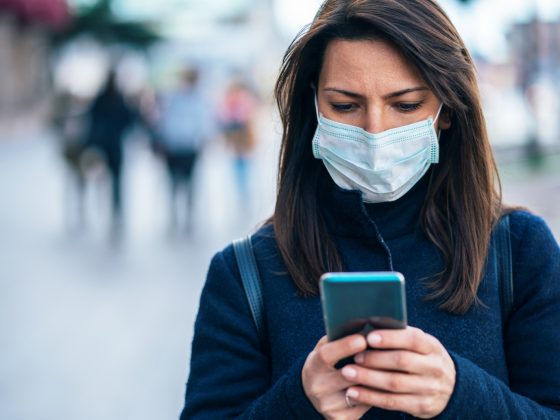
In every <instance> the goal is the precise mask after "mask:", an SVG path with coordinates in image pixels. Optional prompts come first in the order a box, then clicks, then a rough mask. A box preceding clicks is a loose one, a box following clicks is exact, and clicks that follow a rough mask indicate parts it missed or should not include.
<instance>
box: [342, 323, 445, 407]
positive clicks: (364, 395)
mask: <svg viewBox="0 0 560 420" xmlns="http://www.w3.org/2000/svg"><path fill="white" fill-rule="evenodd" d="M367 341H368V344H369V346H370V347H371V348H372V349H371V350H367V351H365V352H363V353H360V354H358V355H356V357H355V364H351V365H347V366H346V367H344V368H343V369H342V374H343V376H344V377H345V378H346V380H348V381H349V382H352V383H354V384H356V385H354V386H351V387H350V388H348V390H347V391H346V392H347V396H348V397H349V398H350V399H351V400H353V401H355V402H356V403H359V404H366V405H370V406H374V407H379V408H382V409H386V410H393V411H402V412H405V413H408V414H411V415H413V416H415V417H420V418H430V417H434V416H437V415H438V414H440V413H441V412H442V411H443V410H444V409H445V407H446V406H447V403H448V402H449V399H450V398H451V394H452V393H453V389H454V387H455V364H454V363H453V360H452V359H451V357H450V356H449V353H448V352H447V350H445V348H444V347H443V345H442V344H441V343H440V342H439V341H438V340H437V339H436V338H435V337H433V336H431V335H429V334H426V333H425V332H423V331H422V330H420V329H418V328H413V327H407V328H406V329H404V330H377V331H374V332H371V333H369V335H368V337H367Z"/></svg>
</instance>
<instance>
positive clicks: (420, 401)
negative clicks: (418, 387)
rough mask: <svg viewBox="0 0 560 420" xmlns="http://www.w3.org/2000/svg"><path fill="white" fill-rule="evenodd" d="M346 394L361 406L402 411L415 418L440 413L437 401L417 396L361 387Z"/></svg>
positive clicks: (351, 389)
mask: <svg viewBox="0 0 560 420" xmlns="http://www.w3.org/2000/svg"><path fill="white" fill-rule="evenodd" d="M347 393H348V395H349V396H350V398H352V399H353V400H354V401H359V402H360V403H361V404H366V405H370V406H372V407H378V408H381V409H385V410H389V411H402V412H405V413H409V414H412V415H413V416H415V417H421V418H427V417H434V416H436V415H438V414H439V413H441V411H442V410H441V407H440V406H439V405H440V404H438V401H437V400H435V399H430V398H424V397H418V396H417V395H411V394H395V393H391V392H383V391H377V390H372V389H366V388H361V387H352V388H349V389H348V391H347Z"/></svg>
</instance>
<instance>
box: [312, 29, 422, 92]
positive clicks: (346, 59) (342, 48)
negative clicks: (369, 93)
mask: <svg viewBox="0 0 560 420" xmlns="http://www.w3.org/2000/svg"><path fill="white" fill-rule="evenodd" d="M330 84H338V85H341V84H342V85H344V87H345V88H349V89H355V90H357V91H364V90H372V89H375V90H376V91H377V92H378V93H380V94H382V93H386V92H381V91H385V90H390V91H393V90H399V89H405V88H408V87H410V86H411V85H415V86H416V85H425V83H424V81H423V79H422V77H421V75H420V73H419V72H418V70H417V69H416V67H415V66H414V65H412V63H410V62H409V61H408V60H407V59H406V58H405V57H404V55H403V54H402V53H401V52H400V51H399V50H398V49H397V48H396V47H395V46H393V45H392V44H391V43H389V42H387V41H384V40H364V39H362V40H345V39H335V40H333V41H331V42H330V43H329V44H328V45H327V48H326V50H325V55H324V58H323V63H322V66H321V72H320V76H319V85H321V86H322V87H324V86H325V85H330ZM339 87H340V86H339Z"/></svg>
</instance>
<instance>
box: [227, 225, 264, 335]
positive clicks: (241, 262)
mask: <svg viewBox="0 0 560 420" xmlns="http://www.w3.org/2000/svg"><path fill="white" fill-rule="evenodd" d="M233 251H234V253H235V259H236V260H237V266H238V267H239V273H240V274H241V281H242V283H243V288H244V289H245V295H246V296H247V301H248V302H249V307H250V309H251V314H252V315H253V321H254V322H255V326H256V328H257V335H258V336H259V340H260V341H261V343H262V344H264V342H265V323H264V301H263V294H262V285H261V278H260V275H259V269H258V267H257V261H256V259H255V253H254V252H253V244H252V242H251V237H250V236H246V237H244V238H241V239H237V240H235V241H234V242H233Z"/></svg>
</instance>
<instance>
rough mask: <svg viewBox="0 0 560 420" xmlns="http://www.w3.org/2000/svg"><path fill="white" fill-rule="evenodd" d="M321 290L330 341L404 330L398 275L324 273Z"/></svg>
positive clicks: (402, 292)
mask: <svg viewBox="0 0 560 420" xmlns="http://www.w3.org/2000/svg"><path fill="white" fill-rule="evenodd" d="M320 289H321V302H322V306H323V317H324V320H325V328H326V330H327V336H328V338H329V341H333V340H337V339H339V338H342V337H344V336H347V335H350V334H356V333H360V334H367V333H368V332H369V331H371V330H374V329H387V328H388V329H395V328H406V324H407V318H406V302H405V297H406V294H405V281H404V276H403V275H402V274H401V273H399V272H396V271H374V272H356V273H349V272H341V273H325V274H323V276H321V280H320Z"/></svg>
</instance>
